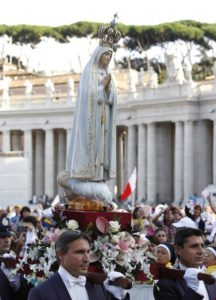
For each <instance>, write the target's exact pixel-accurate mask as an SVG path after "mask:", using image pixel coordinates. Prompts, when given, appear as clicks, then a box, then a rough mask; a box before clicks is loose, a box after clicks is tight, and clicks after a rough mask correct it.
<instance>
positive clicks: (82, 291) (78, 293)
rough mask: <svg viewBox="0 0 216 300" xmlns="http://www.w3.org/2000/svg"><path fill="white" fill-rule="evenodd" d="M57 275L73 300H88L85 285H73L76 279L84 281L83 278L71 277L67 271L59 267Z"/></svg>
mask: <svg viewBox="0 0 216 300" xmlns="http://www.w3.org/2000/svg"><path fill="white" fill-rule="evenodd" d="M58 273H59V275H60V277H61V279H62V280H63V282H64V284H65V287H66V289H67V290H68V293H69V295H70V297H71V299H73V300H81V299H82V300H89V297H88V294H87V291H86V288H85V285H84V284H83V285H81V284H74V283H73V282H74V281H77V279H78V278H79V279H85V276H79V277H78V278H76V277H74V276H72V275H71V274H70V273H69V272H68V271H67V270H65V269H64V268H63V267H62V266H60V267H59V269H58Z"/></svg>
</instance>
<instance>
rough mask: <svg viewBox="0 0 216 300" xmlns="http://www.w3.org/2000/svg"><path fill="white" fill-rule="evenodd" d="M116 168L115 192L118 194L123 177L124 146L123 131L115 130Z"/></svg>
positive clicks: (121, 186)
mask: <svg viewBox="0 0 216 300" xmlns="http://www.w3.org/2000/svg"><path fill="white" fill-rule="evenodd" d="M116 157H117V160H116V162H117V170H116V175H117V176H116V185H117V189H118V191H117V194H118V195H120V194H121V193H122V191H123V188H124V187H123V178H124V163H123V158H124V146H123V132H122V131H118V132H117V153H116Z"/></svg>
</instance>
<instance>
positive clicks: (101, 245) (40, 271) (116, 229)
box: [15, 212, 154, 285]
mask: <svg viewBox="0 0 216 300" xmlns="http://www.w3.org/2000/svg"><path fill="white" fill-rule="evenodd" d="M44 222H45V224H44V225H45V227H46V230H44V232H43V238H42V239H41V240H40V241H39V242H38V244H34V245H31V246H29V248H28V249H27V250H26V251H25V254H24V256H23V258H21V259H20V260H19V262H18V264H17V265H16V270H15V272H17V271H18V272H21V273H22V274H23V275H24V277H25V278H26V279H27V280H28V281H29V282H31V283H32V284H34V285H37V284H38V283H39V282H41V281H43V280H45V279H46V278H49V277H50V276H51V275H52V274H53V273H54V272H55V271H56V270H57V269H58V261H57V257H56V254H55V241H56V240H57V239H58V237H59V235H60V234H61V233H62V232H63V231H65V230H79V224H78V222H77V221H75V220H68V219H67V218H65V217H63V215H62V213H60V214H58V213H56V212H55V213H54V216H53V218H52V219H45V220H44ZM86 233H87V234H88V236H90V237H91V240H92V241H91V253H90V271H92V270H94V271H97V272H105V273H107V272H109V271H119V272H121V273H123V274H124V275H125V276H126V277H130V278H132V279H134V278H135V277H136V274H137V273H138V272H143V273H144V274H145V275H146V278H147V279H148V282H150V283H153V281H154V279H153V276H152V274H151V272H150V260H149V258H148V256H147V255H146V253H147V248H148V243H149V241H148V240H147V239H146V238H145V236H144V235H143V234H140V233H134V234H132V233H130V232H129V231H123V230H121V226H120V224H119V222H118V220H115V221H108V220H107V219H106V218H104V217H97V219H96V226H94V225H93V224H92V223H90V224H89V225H88V226H87V228H86Z"/></svg>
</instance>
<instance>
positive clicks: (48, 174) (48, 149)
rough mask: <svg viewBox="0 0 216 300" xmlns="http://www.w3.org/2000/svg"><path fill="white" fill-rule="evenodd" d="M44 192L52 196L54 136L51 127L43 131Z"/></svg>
mask: <svg viewBox="0 0 216 300" xmlns="http://www.w3.org/2000/svg"><path fill="white" fill-rule="evenodd" d="M45 194H46V195H48V196H49V197H54V136H53V129H46V132H45Z"/></svg>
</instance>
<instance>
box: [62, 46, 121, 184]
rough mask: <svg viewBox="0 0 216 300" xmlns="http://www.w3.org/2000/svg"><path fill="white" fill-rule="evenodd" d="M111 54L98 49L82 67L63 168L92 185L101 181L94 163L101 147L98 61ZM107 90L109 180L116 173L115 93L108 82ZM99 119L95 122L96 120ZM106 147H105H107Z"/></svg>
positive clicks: (111, 84)
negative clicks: (109, 96)
mask: <svg viewBox="0 0 216 300" xmlns="http://www.w3.org/2000/svg"><path fill="white" fill-rule="evenodd" d="M107 51H112V52H113V50H112V48H110V47H107V46H98V47H97V48H96V49H95V50H94V52H93V54H92V56H91V58H90V60H89V62H88V63H87V65H86V66H85V68H84V70H83V73H82V76H81V79H80V85H79V91H78V95H77V102H76V110H75V115H74V122H73V129H72V134H71V142H70V147H69V155H68V160H67V164H66V170H67V171H69V172H70V176H71V177H72V178H77V179H78V178H80V179H82V178H85V179H89V180H92V181H97V180H101V178H95V176H96V170H95V161H96V158H97V155H98V153H97V148H99V147H98V146H97V145H99V144H100V143H101V134H102V133H101V128H99V127H100V126H98V124H99V118H100V116H101V110H102V105H100V106H99V105H98V102H97V100H98V85H99V83H98V69H99V61H100V57H101V55H102V54H103V53H105V52H107ZM105 71H106V73H109V66H108V65H107V66H106V67H105ZM110 87H111V89H112V91H113V101H114V103H113V105H112V111H111V117H110V124H112V128H111V129H110V132H111V133H110V141H109V145H112V146H111V147H110V153H109V156H110V165H109V175H110V178H113V177H115V172H116V167H115V166H116V159H115V147H116V141H115V140H116V90H115V85H114V82H113V80H112V79H111V82H110ZM97 117H98V119H97ZM109 145H108V146H109Z"/></svg>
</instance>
